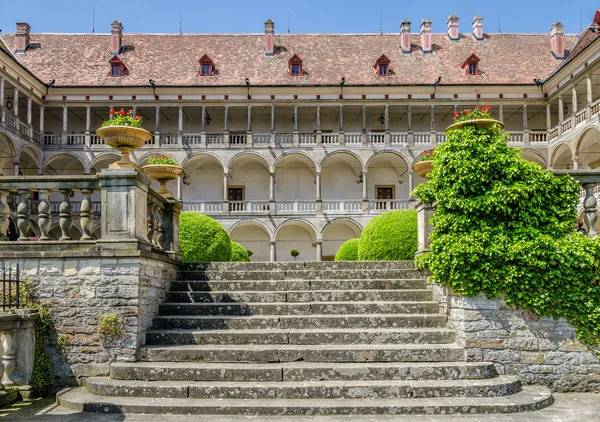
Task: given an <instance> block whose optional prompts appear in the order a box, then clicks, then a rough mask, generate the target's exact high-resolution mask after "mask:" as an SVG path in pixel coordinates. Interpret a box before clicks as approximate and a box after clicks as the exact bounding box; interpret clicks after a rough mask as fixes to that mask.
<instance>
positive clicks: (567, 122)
mask: <svg viewBox="0 0 600 422" xmlns="http://www.w3.org/2000/svg"><path fill="white" fill-rule="evenodd" d="M561 125H562V131H563V133H565V132H568V131H569V130H571V129H573V118H570V119H567V120H565V121H564V122H562V124H561Z"/></svg>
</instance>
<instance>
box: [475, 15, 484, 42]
mask: <svg viewBox="0 0 600 422" xmlns="http://www.w3.org/2000/svg"><path fill="white" fill-rule="evenodd" d="M473 38H475V39H476V40H477V41H483V18H482V17H481V16H480V15H477V16H475V17H474V18H473Z"/></svg>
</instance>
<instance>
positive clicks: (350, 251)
mask: <svg viewBox="0 0 600 422" xmlns="http://www.w3.org/2000/svg"><path fill="white" fill-rule="evenodd" d="M358 242H359V239H350V240H347V241H346V242H344V244H343V245H342V246H340V249H338V251H337V253H336V254H335V260H336V261H358Z"/></svg>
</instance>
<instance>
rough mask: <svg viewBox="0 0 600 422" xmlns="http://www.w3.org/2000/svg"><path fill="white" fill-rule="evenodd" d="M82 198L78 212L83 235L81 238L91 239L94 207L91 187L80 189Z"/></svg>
mask: <svg viewBox="0 0 600 422" xmlns="http://www.w3.org/2000/svg"><path fill="white" fill-rule="evenodd" d="M81 193H82V194H83V200H82V201H81V208H80V212H79V216H80V222H81V229H82V230H83V236H81V240H92V228H93V227H94V208H93V206H92V193H94V191H93V190H92V189H81Z"/></svg>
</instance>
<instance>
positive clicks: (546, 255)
mask: <svg viewBox="0 0 600 422" xmlns="http://www.w3.org/2000/svg"><path fill="white" fill-rule="evenodd" d="M507 136H508V135H507V134H505V133H500V128H499V126H497V125H496V126H492V127H489V128H477V127H476V126H475V125H467V126H464V127H462V128H460V129H457V130H453V131H451V132H449V133H448V136H447V141H446V142H444V143H443V144H441V145H440V146H439V147H438V148H437V150H436V155H435V158H434V161H435V165H434V166H433V171H432V172H431V174H430V175H429V182H428V183H427V184H422V185H419V186H418V187H417V188H416V189H415V190H414V192H413V195H414V196H416V197H417V198H419V199H421V200H422V201H424V202H437V209H436V211H435V213H434V216H433V217H432V219H431V221H430V222H431V224H432V225H433V226H434V231H433V233H432V235H431V253H428V254H425V255H424V256H422V257H419V258H418V259H417V265H418V266H419V267H420V268H424V269H427V270H429V271H431V273H432V276H431V277H432V279H433V280H434V281H436V282H439V283H442V284H444V285H447V286H449V287H451V288H452V290H453V291H454V292H455V293H457V294H462V295H469V296H472V295H477V294H480V293H484V294H485V295H487V296H488V297H490V298H492V297H496V296H500V295H503V296H504V299H505V300H506V302H507V303H508V304H509V305H511V306H515V307H518V308H521V309H523V310H526V311H531V312H533V313H535V314H538V315H545V316H550V317H553V318H559V317H564V318H566V319H567V320H568V321H569V322H570V323H572V324H573V325H574V326H575V327H576V329H577V337H578V339H579V340H580V341H582V342H583V343H586V344H588V345H598V344H599V342H600V284H599V283H598V280H600V277H599V276H600V259H599V257H600V242H599V241H598V240H596V239H592V238H590V237H588V236H586V235H583V234H581V233H576V232H574V230H573V227H574V225H575V222H576V209H577V208H576V207H577V203H578V201H579V190H580V187H579V184H578V183H576V182H575V181H574V180H573V178H571V177H570V176H564V177H556V176H554V175H553V174H552V173H550V172H548V171H545V170H543V169H542V168H541V167H540V166H538V165H537V164H535V163H532V162H528V161H526V160H525V159H523V158H522V157H521V156H520V155H519V152H520V151H519V150H518V149H515V148H509V147H508V143H507Z"/></svg>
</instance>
